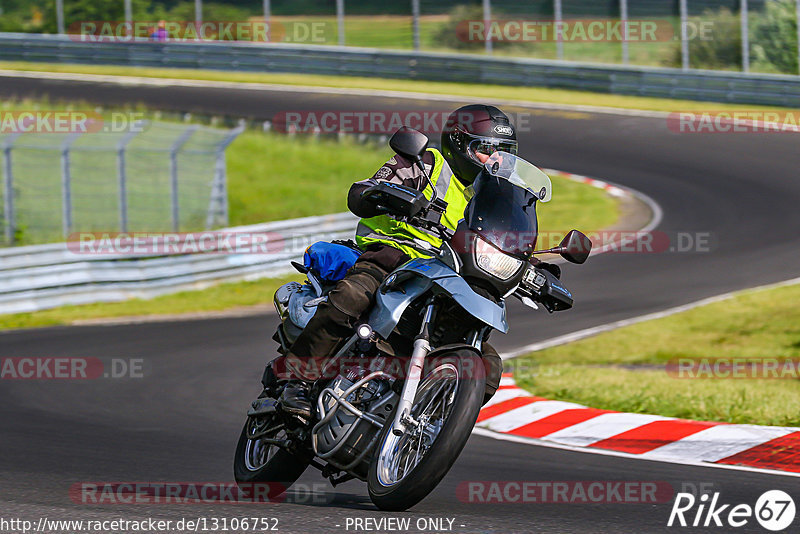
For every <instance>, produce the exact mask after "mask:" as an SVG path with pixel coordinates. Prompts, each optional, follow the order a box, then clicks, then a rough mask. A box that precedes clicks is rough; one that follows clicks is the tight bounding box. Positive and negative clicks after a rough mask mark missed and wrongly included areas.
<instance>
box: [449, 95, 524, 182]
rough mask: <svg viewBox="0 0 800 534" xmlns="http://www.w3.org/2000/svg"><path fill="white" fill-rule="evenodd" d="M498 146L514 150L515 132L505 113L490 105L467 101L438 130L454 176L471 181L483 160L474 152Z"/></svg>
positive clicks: (487, 151) (479, 169) (490, 150)
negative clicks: (465, 104)
mask: <svg viewBox="0 0 800 534" xmlns="http://www.w3.org/2000/svg"><path fill="white" fill-rule="evenodd" d="M498 150H502V151H504V152H510V153H511V154H516V153H517V132H516V131H515V130H514V125H513V124H511V121H510V120H508V117H507V116H506V114H505V113H503V112H502V111H500V110H499V109H497V108H496V107H494V106H487V105H484V104H470V105H469V106H463V107H460V108H458V109H457V110H455V111H454V112H453V113H451V114H450V116H449V117H448V118H447V123H446V124H445V126H444V130H442V154H443V155H444V158H445V159H446V160H447V163H448V164H449V165H450V168H451V169H453V172H454V173H455V174H456V176H457V177H458V179H459V180H460V181H461V182H462V183H464V184H467V185H469V184H471V183H472V182H473V181H474V180H475V178H476V177H477V176H478V173H479V172H481V169H482V168H483V164H482V163H481V162H480V160H479V159H478V156H477V155H476V153H477V152H479V153H481V154H486V155H490V154H492V153H494V152H496V151H498Z"/></svg>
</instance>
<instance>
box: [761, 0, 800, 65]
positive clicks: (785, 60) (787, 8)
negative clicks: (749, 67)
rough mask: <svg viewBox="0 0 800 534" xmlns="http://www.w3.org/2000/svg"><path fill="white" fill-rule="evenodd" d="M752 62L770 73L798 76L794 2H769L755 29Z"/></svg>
mask: <svg viewBox="0 0 800 534" xmlns="http://www.w3.org/2000/svg"><path fill="white" fill-rule="evenodd" d="M752 38H753V59H754V60H755V61H756V62H758V63H759V64H760V66H763V67H765V68H766V69H767V70H771V69H770V67H772V68H773V69H775V70H777V71H780V72H785V73H789V74H797V69H798V65H797V13H796V9H795V2H794V0H774V1H772V2H767V5H766V9H765V12H764V14H763V15H760V16H759V17H758V18H757V20H756V21H755V27H754V28H753V35H752Z"/></svg>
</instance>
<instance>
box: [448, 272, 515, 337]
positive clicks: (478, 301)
mask: <svg viewBox="0 0 800 534" xmlns="http://www.w3.org/2000/svg"><path fill="white" fill-rule="evenodd" d="M434 284H436V285H437V286H439V287H440V288H441V289H442V290H443V291H444V292H445V293H447V294H449V295H450V296H451V297H453V300H455V301H456V302H457V303H458V305H459V306H461V307H462V308H464V310H466V311H467V313H469V314H470V315H472V316H473V317H475V318H476V319H478V320H480V321H481V322H483V323H484V324H487V325H489V326H491V327H492V328H494V329H495V330H499V331H500V332H502V333H504V334H505V333H506V332H508V322H507V321H506V305H505V303H504V302H501V303H500V304H495V303H494V302H493V301H491V300H489V299H487V298H486V297H482V296H480V295H478V294H477V293H475V291H473V289H472V288H471V287H470V286H469V284H468V283H467V282H466V280H464V279H463V278H461V277H460V276H454V277H449V278H440V279H437V280H434Z"/></svg>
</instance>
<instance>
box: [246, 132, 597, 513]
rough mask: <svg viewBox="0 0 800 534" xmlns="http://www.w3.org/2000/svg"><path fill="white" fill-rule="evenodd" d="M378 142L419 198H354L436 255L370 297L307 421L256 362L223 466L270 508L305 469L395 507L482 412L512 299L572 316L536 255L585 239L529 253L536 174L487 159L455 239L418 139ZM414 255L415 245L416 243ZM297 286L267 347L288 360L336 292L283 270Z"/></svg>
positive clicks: (402, 191)
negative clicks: (251, 394)
mask: <svg viewBox="0 0 800 534" xmlns="http://www.w3.org/2000/svg"><path fill="white" fill-rule="evenodd" d="M389 145H390V146H391V148H392V149H393V150H394V151H395V152H396V153H398V154H400V155H402V156H404V157H406V158H408V159H409V160H411V161H413V162H415V164H416V165H418V166H419V168H420V169H422V172H423V174H424V175H425V177H426V178H427V180H428V187H427V188H426V191H430V192H429V195H428V196H429V197H430V198H428V196H426V195H425V193H424V192H421V191H418V190H415V189H412V188H408V187H404V186H402V185H397V184H393V183H389V182H382V183H380V184H378V185H376V186H373V187H371V188H369V189H368V190H367V191H365V192H364V196H363V197H362V198H364V199H366V200H367V201H369V202H372V204H373V205H374V206H376V207H377V208H378V209H379V210H380V211H381V212H384V213H391V214H393V216H394V217H402V218H404V220H407V221H411V222H413V223H414V225H416V226H418V227H423V228H426V229H428V230H429V231H430V232H432V233H434V234H435V235H438V236H439V237H440V239H441V246H439V247H433V246H430V245H429V248H428V249H427V250H426V251H425V252H426V253H427V255H429V256H430V257H427V258H417V259H413V260H411V261H408V262H407V263H405V264H403V265H402V266H400V267H399V268H398V269H396V270H395V271H394V272H393V273H391V274H390V275H389V276H388V277H387V278H386V280H385V281H384V282H383V283H382V285H381V286H380V288H379V290H378V292H377V295H376V298H375V303H374V305H373V307H372V308H371V309H370V310H369V311H368V312H367V313H366V314H365V316H364V317H362V321H361V322H360V324H358V325H357V326H356V328H355V331H354V332H352V335H351V336H350V337H349V339H347V340H346V341H345V342H344V344H343V345H342V346H341V348H340V349H339V350H338V351H337V353H336V354H335V355H334V356H333V357H332V358H330V359H329V360H328V363H327V364H326V370H324V371H327V372H322V375H321V378H320V379H319V380H317V381H316V382H315V383H314V385H313V387H312V389H311V398H312V399H313V404H314V414H313V417H312V420H305V419H304V418H302V417H299V416H297V415H288V414H286V413H284V412H282V411H281V406H280V402H279V399H280V397H281V392H282V390H283V388H284V387H285V385H286V381H285V380H281V379H280V376H281V373H280V371H279V370H276V369H275V368H274V366H273V365H267V367H266V369H265V371H264V376H263V377H262V385H263V386H264V390H263V392H262V393H261V395H260V396H259V397H258V398H257V399H256V400H255V401H254V402H253V403H252V405H251V407H250V409H249V410H248V412H247V421H246V423H245V425H244V428H243V429H242V433H241V436H240V438H239V442H238V445H237V448H236V454H235V458H234V474H235V478H236V481H237V483H239V485H240V487H244V486H248V485H252V484H266V485H268V486H269V489H268V490H267V491H268V494H269V495H270V497H276V496H278V495H279V494H281V493H282V492H284V491H285V490H286V489H287V488H288V487H289V486H291V484H293V483H294V482H295V481H296V480H297V479H298V478H299V477H300V475H301V474H302V473H303V472H304V471H305V470H306V468H307V467H308V466H309V465H310V466H313V467H315V468H317V469H319V470H320V471H321V473H322V476H323V477H325V478H327V479H329V480H330V482H331V483H332V484H333V485H334V486H336V485H337V484H341V483H342V482H345V481H348V480H353V479H359V480H361V481H365V482H366V483H367V486H368V490H369V495H370V498H371V500H372V502H373V503H374V504H375V505H376V506H377V507H378V508H380V509H382V510H395V511H397V510H406V509H408V508H410V507H411V506H413V505H415V504H416V503H418V502H419V501H420V500H422V499H423V498H424V497H425V496H427V495H428V494H429V493H430V492H431V491H433V489H434V488H435V487H436V486H437V485H438V483H439V482H440V481H441V479H442V478H443V477H444V476H445V475H446V474H447V472H448V470H449V469H450V468H451V466H452V465H453V463H454V462H455V461H456V459H457V458H458V456H459V454H460V453H461V450H462V449H463V447H464V445H465V444H466V442H467V439H468V438H469V436H470V433H471V431H472V428H473V426H474V425H475V422H476V420H477V417H478V412H479V411H480V408H481V405H482V404H483V402H484V390H485V384H486V372H487V371H486V370H487V366H486V365H485V364H484V361H483V356H482V352H481V347H482V344H483V343H484V342H486V340H487V339H488V337H489V334H490V333H491V332H493V331H494V330H498V331H500V332H503V333H506V332H507V331H508V329H509V326H508V323H507V321H506V305H505V301H506V299H508V298H509V297H511V296H514V297H516V298H518V299H520V300H521V301H522V302H523V303H525V304H526V305H527V306H530V307H533V308H537V307H538V306H539V305H541V306H543V307H544V308H545V309H546V310H548V311H549V312H551V313H552V312H554V311H561V310H566V309H569V308H570V307H572V304H573V299H572V294H571V293H570V291H569V290H568V289H567V288H566V287H565V286H564V285H563V283H562V282H561V280H560V279H559V278H558V277H557V276H556V274H557V273H556V272H553V271H554V270H553V269H545V268H539V267H537V266H536V263H538V262H537V260H535V259H533V258H534V255H538V254H544V253H550V254H560V255H561V256H562V257H563V258H564V259H566V260H567V261H569V262H572V263H576V264H581V263H583V262H585V261H586V259H587V258H588V256H589V253H590V251H591V241H590V240H589V239H588V238H587V237H586V236H585V235H584V234H582V233H581V232H579V231H577V230H572V231H570V232H569V233H568V234H567V235H566V237H564V239H563V240H562V241H561V243H560V244H559V246H557V247H554V248H550V249H547V250H539V251H537V250H534V248H535V244H536V237H537V233H538V223H537V217H536V205H537V204H538V203H539V202H548V201H549V200H550V198H551V194H552V191H551V183H550V179H549V178H548V176H547V175H546V174H545V173H544V172H542V171H541V170H539V169H538V168H537V167H535V166H534V165H532V164H531V163H528V162H527V161H525V160H524V159H522V158H520V157H518V156H516V155H513V154H510V153H506V152H495V153H494V154H493V155H491V157H490V158H489V160H488V161H487V162H486V164H485V165H484V168H483V170H482V172H481V173H480V174H479V175H478V176H477V178H476V179H475V181H474V183H473V185H472V186H470V188H469V189H468V194H470V195H472V196H471V199H470V200H469V204H468V206H467V209H466V211H465V213H464V218H463V220H461V221H460V223H459V224H458V226H457V228H456V230H455V231H453V230H451V229H450V228H447V227H446V226H444V225H443V224H441V219H442V214H443V213H444V211H445V209H446V207H447V204H446V203H445V202H444V201H443V200H442V199H441V198H438V195H437V193H436V187H435V186H434V184H433V183H432V182H431V180H430V178H429V177H428V176H427V174H426V173H425V167H424V165H423V164H422V155H423V154H424V153H425V150H426V149H427V146H428V139H427V137H426V136H425V135H424V134H422V133H420V132H418V131H416V130H412V129H409V128H403V129H401V130H399V131H398V132H397V133H396V134H395V135H394V136H393V137H392V138H391V140H390V142H389ZM419 245H420V246H421V247H424V246H425V245H426V243H419ZM294 265H295V267H296V268H297V269H298V270H299V271H301V272H303V273H304V274H305V275H306V277H307V280H306V282H305V283H304V284H299V283H297V282H291V283H289V284H286V285H284V286H283V287H281V288H280V289H278V290H277V291H276V293H275V298H274V303H275V307H276V309H277V311H278V314H279V316H280V319H281V324H280V325H279V327H278V330H277V332H276V335H275V337H274V339H276V340H277V341H278V343H279V344H280V348H279V351H280V352H281V353H285V352H287V351H288V349H289V347H290V346H291V344H292V342H293V341H294V339H296V338H297V336H298V335H299V333H300V332H301V331H302V329H303V328H304V327H305V325H306V324H307V323H308V320H309V319H310V318H311V316H312V315H313V313H314V311H315V309H316V306H317V305H319V303H320V302H322V301H323V300H324V299H325V298H326V295H327V293H328V292H329V291H330V290H331V289H332V287H333V286H334V285H335V284H334V283H331V282H327V281H326V280H325V279H324V278H323V277H321V276H320V274H319V273H318V272H316V271H315V269H310V268H308V267H307V266H305V265H300V264H297V263H295V264H294Z"/></svg>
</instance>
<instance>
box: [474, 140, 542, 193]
mask: <svg viewBox="0 0 800 534" xmlns="http://www.w3.org/2000/svg"><path fill="white" fill-rule="evenodd" d="M484 171H485V172H487V173H488V174H491V175H492V176H497V177H499V178H504V179H506V180H508V181H509V182H511V183H512V184H514V185H516V186H519V187H522V188H523V189H527V190H528V191H530V192H531V193H533V194H534V195H536V198H537V200H539V202H548V201H549V200H550V198H551V196H552V194H553V191H552V187H553V186H552V184H551V183H550V177H549V176H547V175H546V174H545V173H544V172H543V171H542V170H541V169H539V168H538V167H536V166H535V165H533V164H532V163H528V162H527V161H525V160H524V159H522V158H521V157H519V156H515V155H514V154H510V153H508V152H495V153H494V154H492V155H491V156H490V157H489V159H488V160H487V161H486V163H485V164H484Z"/></svg>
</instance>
